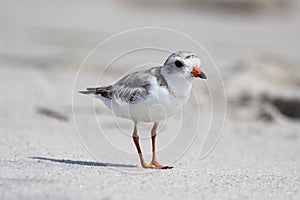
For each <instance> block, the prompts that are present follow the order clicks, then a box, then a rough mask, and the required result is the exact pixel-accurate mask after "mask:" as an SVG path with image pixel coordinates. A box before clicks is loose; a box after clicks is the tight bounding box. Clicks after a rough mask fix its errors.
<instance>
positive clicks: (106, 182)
mask: <svg viewBox="0 0 300 200" xmlns="http://www.w3.org/2000/svg"><path fill="white" fill-rule="evenodd" d="M1 4H2V5H1V6H0V7H1V8H0V26H1V31H0V69H1V73H0V80H1V84H0V91H1V98H0V102H1V104H0V125H1V131H0V149H1V151H0V199H150V198H151V199H300V175H299V174H300V156H299V152H300V135H299V134H300V133H299V130H300V124H299V119H298V120H293V119H291V118H289V117H286V116H284V115H283V114H281V113H280V112H279V111H278V110H277V109H276V108H274V106H272V105H271V103H270V102H268V101H267V102H265V101H262V100H261V98H260V94H267V95H269V96H271V97H273V96H275V97H280V98H297V99H299V93H300V91H299V80H300V76H299V72H298V71H299V70H297V69H298V68H299V63H300V56H299V50H300V47H299V42H300V41H299V34H298V33H299V30H300V29H299V26H298V24H299V12H297V10H296V11H295V9H297V7H294V8H291V10H289V11H282V10H280V9H279V11H268V13H267V14H265V15H264V14H262V13H263V12H262V13H260V14H258V16H254V17H249V14H248V15H234V14H232V15H230V14H226V13H219V14H217V13H210V12H208V11H204V10H205V9H204V10H201V9H200V11H201V12H198V11H197V10H196V9H191V11H190V12H189V8H185V9H183V10H182V13H179V12H172V11H170V10H169V11H168V12H167V14H165V13H164V10H162V9H158V10H157V9H156V11H147V10H143V9H141V8H139V7H137V8H135V7H133V8H130V6H128V7H126V6H125V7H124V6H123V7H122V6H121V5H119V4H108V3H102V4H101V5H100V4H97V3H96V2H89V3H86V4H84V3H83V2H79V1H78V2H76V3H74V2H72V3H71V2H68V1H64V2H61V1H60V2H59V3H58V2H57V3H56V4H55V3H40V2H39V1H30V2H26V3H25V2H23V3H22V2H18V3H12V1H6V2H1ZM138 8H139V9H138ZM164 14H165V15H164ZM140 16H145V17H148V18H147V19H142V18H141V17H140ZM247 16H248V17H247ZM140 26H163V27H169V28H174V29H176V30H180V31H182V32H185V33H187V34H189V35H191V36H192V37H194V38H195V39H196V40H198V41H199V42H201V43H203V45H204V46H205V47H206V48H207V50H208V51H209V52H210V53H211V55H212V57H213V58H214V60H215V62H216V63H217V64H218V66H219V67H220V70H221V72H222V74H223V76H224V81H225V86H226V90H227V95H228V107H227V118H226V124H225V127H224V130H223V134H222V137H221V139H220V141H219V143H218V144H217V146H216V148H215V149H214V151H213V152H212V153H211V154H210V155H209V156H208V157H207V158H205V159H200V155H199V150H200V146H201V143H202V140H201V137H202V136H203V132H204V131H203V130H204V129H205V127H206V126H207V124H208V121H209V116H210V112H209V109H207V108H206V106H207V105H209V101H208V100H209V96H208V94H207V91H206V89H205V85H204V82H202V81H200V80H199V81H195V83H194V91H196V92H198V93H197V94H196V96H197V97H198V98H200V102H198V101H197V102H198V104H199V105H200V108H201V126H200V130H201V131H200V133H201V134H202V135H201V134H200V136H201V137H200V138H197V139H196V140H195V141H194V142H193V143H192V146H191V147H190V148H189V149H188V150H187V151H185V153H184V154H183V155H182V156H180V157H179V159H177V160H176V158H177V157H178V156H179V154H180V153H181V152H183V151H184V149H186V148H187V145H188V144H189V143H190V142H192V139H193V134H192V133H194V129H193V128H192V127H193V123H190V124H189V125H187V124H188V122H189V121H191V120H185V121H184V123H183V126H184V128H185V131H181V132H180V133H179V134H178V135H177V136H174V134H173V133H174V132H175V131H176V130H173V129H176V126H177V125H178V124H179V121H178V120H179V119H178V118H172V119H170V120H168V121H167V124H166V125H165V126H161V127H164V128H163V129H162V132H161V134H159V135H158V138H157V139H158V148H159V150H160V151H159V152H158V158H159V160H160V161H161V162H162V163H171V164H172V166H174V169H172V170H145V169H142V168H141V167H140V165H139V160H138V156H137V155H136V153H135V149H134V145H133V142H132V141H131V137H130V133H131V128H132V123H130V122H129V121H126V120H118V121H117V122H118V123H120V124H119V125H120V127H121V128H122V129H123V130H124V132H125V133H126V134H127V133H128V134H129V135H126V134H124V133H122V131H121V130H119V128H117V127H116V125H115V123H114V122H113V121H112V120H111V118H110V115H109V111H108V110H107V109H106V108H105V107H104V106H103V104H102V103H101V102H98V101H97V102H96V106H97V109H96V113H97V116H98V117H99V119H98V120H99V121H100V124H101V127H102V128H103V130H105V134H106V135H105V136H106V137H104V136H103V135H101V134H100V133H101V131H100V130H99V127H98V125H97V123H96V121H95V115H94V110H93V103H94V101H93V99H92V98H89V97H87V96H82V95H79V94H75V96H74V97H75V111H76V112H75V116H76V119H77V120H79V121H77V122H78V124H77V127H78V130H79V132H80V136H81V137H82V140H83V141H84V144H85V145H86V147H87V148H88V149H89V150H90V151H91V152H92V155H91V154H89V153H88V152H87V151H86V149H85V148H84V146H83V145H82V144H81V142H80V140H79V136H78V134H77V132H76V130H75V125H74V121H73V117H72V114H73V113H72V99H71V98H72V90H73V81H74V77H75V75H76V70H77V69H78V67H79V65H80V62H81V61H82V60H83V58H84V57H85V56H86V54H87V53H88V52H89V50H90V49H91V48H92V47H93V46H94V45H95V44H97V43H98V42H99V41H101V40H103V39H105V38H106V37H108V36H110V35H111V34H114V33H117V32H118V31H121V30H126V29H129V28H134V27H140ZM116 45H118V44H116ZM176 45H177V44H175V45H174V46H176ZM181 45H184V44H181V43H180V41H178V46H181ZM128 46H130V42H128V41H127V42H126V41H124V46H122V47H123V48H124V49H126V47H128ZM130 47H131V46H130ZM119 48H120V47H119V46H111V47H110V49H109V50H108V51H107V54H105V55H104V57H106V56H107V57H109V56H111V55H114V52H115V51H118V50H119ZM172 48H173V47H172ZM161 55H162V54H154V55H153V56H155V59H156V60H155V61H153V62H160V60H163V58H161ZM100 57H101V56H100ZM266 57H268V58H270V57H271V58H272V59H271V60H272V61H270V60H267V61H266V60H265V59H261V58H266ZM93 59H94V60H91V61H90V62H89V63H88V65H87V66H86V67H85V68H84V70H82V72H81V73H80V79H79V80H78V84H77V85H76V86H77V87H78V88H76V89H79V88H81V89H84V86H89V85H92V84H95V83H96V81H97V78H98V76H99V74H98V73H99V71H100V70H99V68H101V67H103V65H104V64H105V62H103V60H102V59H101V58H97V57H95V58H93ZM138 59H139V62H143V60H145V61H144V62H151V57H147V56H144V57H139V58H138ZM241 60H242V61H243V62H240V61H241ZM274 60H275V62H274ZM277 60H279V61H277ZM131 62H134V61H131V60H130V59H129V60H127V61H126V60H125V61H124V63H116V64H115V65H114V66H115V67H116V69H118V70H115V71H114V70H113V71H108V73H107V74H108V75H106V77H105V79H104V80H103V81H104V82H105V83H107V84H109V83H112V82H113V81H114V80H117V79H118V78H119V77H120V76H121V75H122V74H123V73H126V72H127V71H128V68H126V67H128V66H130V64H131ZM139 62H136V63H139ZM161 62H163V61H161ZM136 63H134V64H136ZM253 63H254V64H253ZM274 63H275V64H274ZM258 66H259V67H258ZM264 67H270V68H267V69H265V68H264ZM278 67H279V68H280V69H279V68H278ZM101 69H102V68H101ZM253 69H255V70H253ZM269 69H274V70H269ZM282 69H284V70H282ZM207 70H208V71H209V70H210V69H207ZM274 71H275V72H276V71H278V73H274ZM279 73H281V74H283V75H282V76H280V78H278V77H277V75H278V74H279ZM261 74H262V75H261ZM208 78H210V77H208ZM277 80H278V81H277ZM199 91H201V92H199ZM221 91H222V89H221V88H217V90H216V91H215V92H216V93H221ZM245 91H246V94H247V95H250V97H251V98H250V100H249V101H241V100H240V98H241V96H242V95H243V94H244V93H245ZM195 101H196V100H195V99H193V98H191V99H190V101H189V102H188V105H186V106H185V107H184V109H185V110H186V112H185V114H186V115H187V116H188V117H190V119H193V116H194V115H193V114H194V113H192V112H191V111H193V110H194V109H195V105H197V102H195ZM295 109H296V108H295ZM55 112H57V113H58V114H57V113H55ZM59 114H60V115H59ZM220 115H221V114H220ZM270 118H271V119H273V120H271V121H270ZM144 126H145V125H144ZM213 126H216V125H214V124H213ZM141 129H143V131H142V132H141V135H142V136H143V137H147V136H148V132H146V130H147V126H145V127H144V128H143V126H142V127H141ZM148 129H149V127H148ZM185 134H186V135H185ZM211 134H215V133H211ZM180 137H182V138H183V139H180ZM170 138H172V139H174V143H171V144H169V139H170ZM176 138H177V139H178V138H179V139H180V140H179V141H178V140H176ZM108 139H110V140H111V141H112V142H111V143H110V142H108ZM165 145H166V146H165ZM142 148H143V149H144V151H145V152H148V153H149V152H150V141H149V140H146V139H144V140H142ZM93 156H94V158H93ZM146 157H147V159H148V160H149V158H150V154H147V155H146Z"/></svg>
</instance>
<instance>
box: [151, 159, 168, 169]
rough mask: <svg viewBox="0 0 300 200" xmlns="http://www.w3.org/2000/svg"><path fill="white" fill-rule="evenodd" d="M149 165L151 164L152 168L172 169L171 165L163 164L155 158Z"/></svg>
mask: <svg viewBox="0 0 300 200" xmlns="http://www.w3.org/2000/svg"><path fill="white" fill-rule="evenodd" d="M151 165H152V166H153V168H154V169H172V168H173V167H171V166H164V165H162V164H160V163H159V162H157V161H156V160H154V161H152V162H151Z"/></svg>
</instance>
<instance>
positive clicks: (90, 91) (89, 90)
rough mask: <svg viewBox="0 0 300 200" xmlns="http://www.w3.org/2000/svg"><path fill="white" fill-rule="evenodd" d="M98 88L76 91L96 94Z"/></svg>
mask: <svg viewBox="0 0 300 200" xmlns="http://www.w3.org/2000/svg"><path fill="white" fill-rule="evenodd" d="M99 89H100V88H86V90H81V91H78V92H79V93H81V94H97V90H99Z"/></svg>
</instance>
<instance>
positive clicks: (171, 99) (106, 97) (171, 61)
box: [79, 51, 206, 169]
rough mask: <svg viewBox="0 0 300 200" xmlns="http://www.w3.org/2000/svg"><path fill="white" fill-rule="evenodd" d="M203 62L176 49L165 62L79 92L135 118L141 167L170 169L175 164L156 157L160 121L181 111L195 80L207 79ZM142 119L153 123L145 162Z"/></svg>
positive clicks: (117, 111)
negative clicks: (140, 130)
mask: <svg viewBox="0 0 300 200" xmlns="http://www.w3.org/2000/svg"><path fill="white" fill-rule="evenodd" d="M200 65H201V62H200V59H199V57H197V56H196V55H195V54H194V53H191V52H186V51H177V52H175V53H172V54H171V55H170V56H169V57H168V58H167V60H166V61H165V63H164V64H163V65H162V66H159V67H153V68H151V69H148V70H141V71H137V72H133V73H131V74H128V75H126V76H124V77H123V78H121V79H120V80H119V81H117V82H116V83H115V84H113V85H110V86H105V87H94V88H87V89H86V90H85V91H79V92H80V93H83V94H89V95H92V96H95V97H97V98H99V99H101V100H102V101H103V102H104V104H105V105H106V106H107V107H108V108H110V109H111V110H112V111H113V112H114V114H116V115H117V116H119V117H123V118H128V119H131V120H133V122H134V130H133V135H132V137H133V141H134V144H135V146H136V149H137V151H138V154H139V157H140V161H141V165H142V167H144V168H155V169H170V168H172V167H169V166H164V165H161V164H160V163H159V162H158V161H157V159H156V150H155V149H156V145H155V138H156V129H157V126H158V123H159V121H161V120H163V119H166V118H167V117H169V116H171V115H174V114H176V113H178V112H180V110H181V106H182V105H183V104H184V103H186V101H187V100H188V98H189V96H190V94H191V89H192V80H193V79H195V78H202V79H206V75H205V74H204V72H202V71H201V69H200V68H199V67H200ZM139 122H152V123H154V125H153V128H152V130H151V140H152V153H153V154H152V161H151V163H150V164H147V163H146V162H145V160H144V157H143V154H142V150H141V147H140V145H139V136H138V133H137V123H139Z"/></svg>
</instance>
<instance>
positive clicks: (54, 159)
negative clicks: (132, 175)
mask: <svg viewBox="0 0 300 200" xmlns="http://www.w3.org/2000/svg"><path fill="white" fill-rule="evenodd" d="M30 158H32V159H36V160H46V161H51V162H57V163H62V164H71V165H85V166H100V167H128V168H134V167H137V166H136V165H126V164H115V163H101V162H92V161H81V160H65V159H56V158H46V157H40V156H35V157H30Z"/></svg>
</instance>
